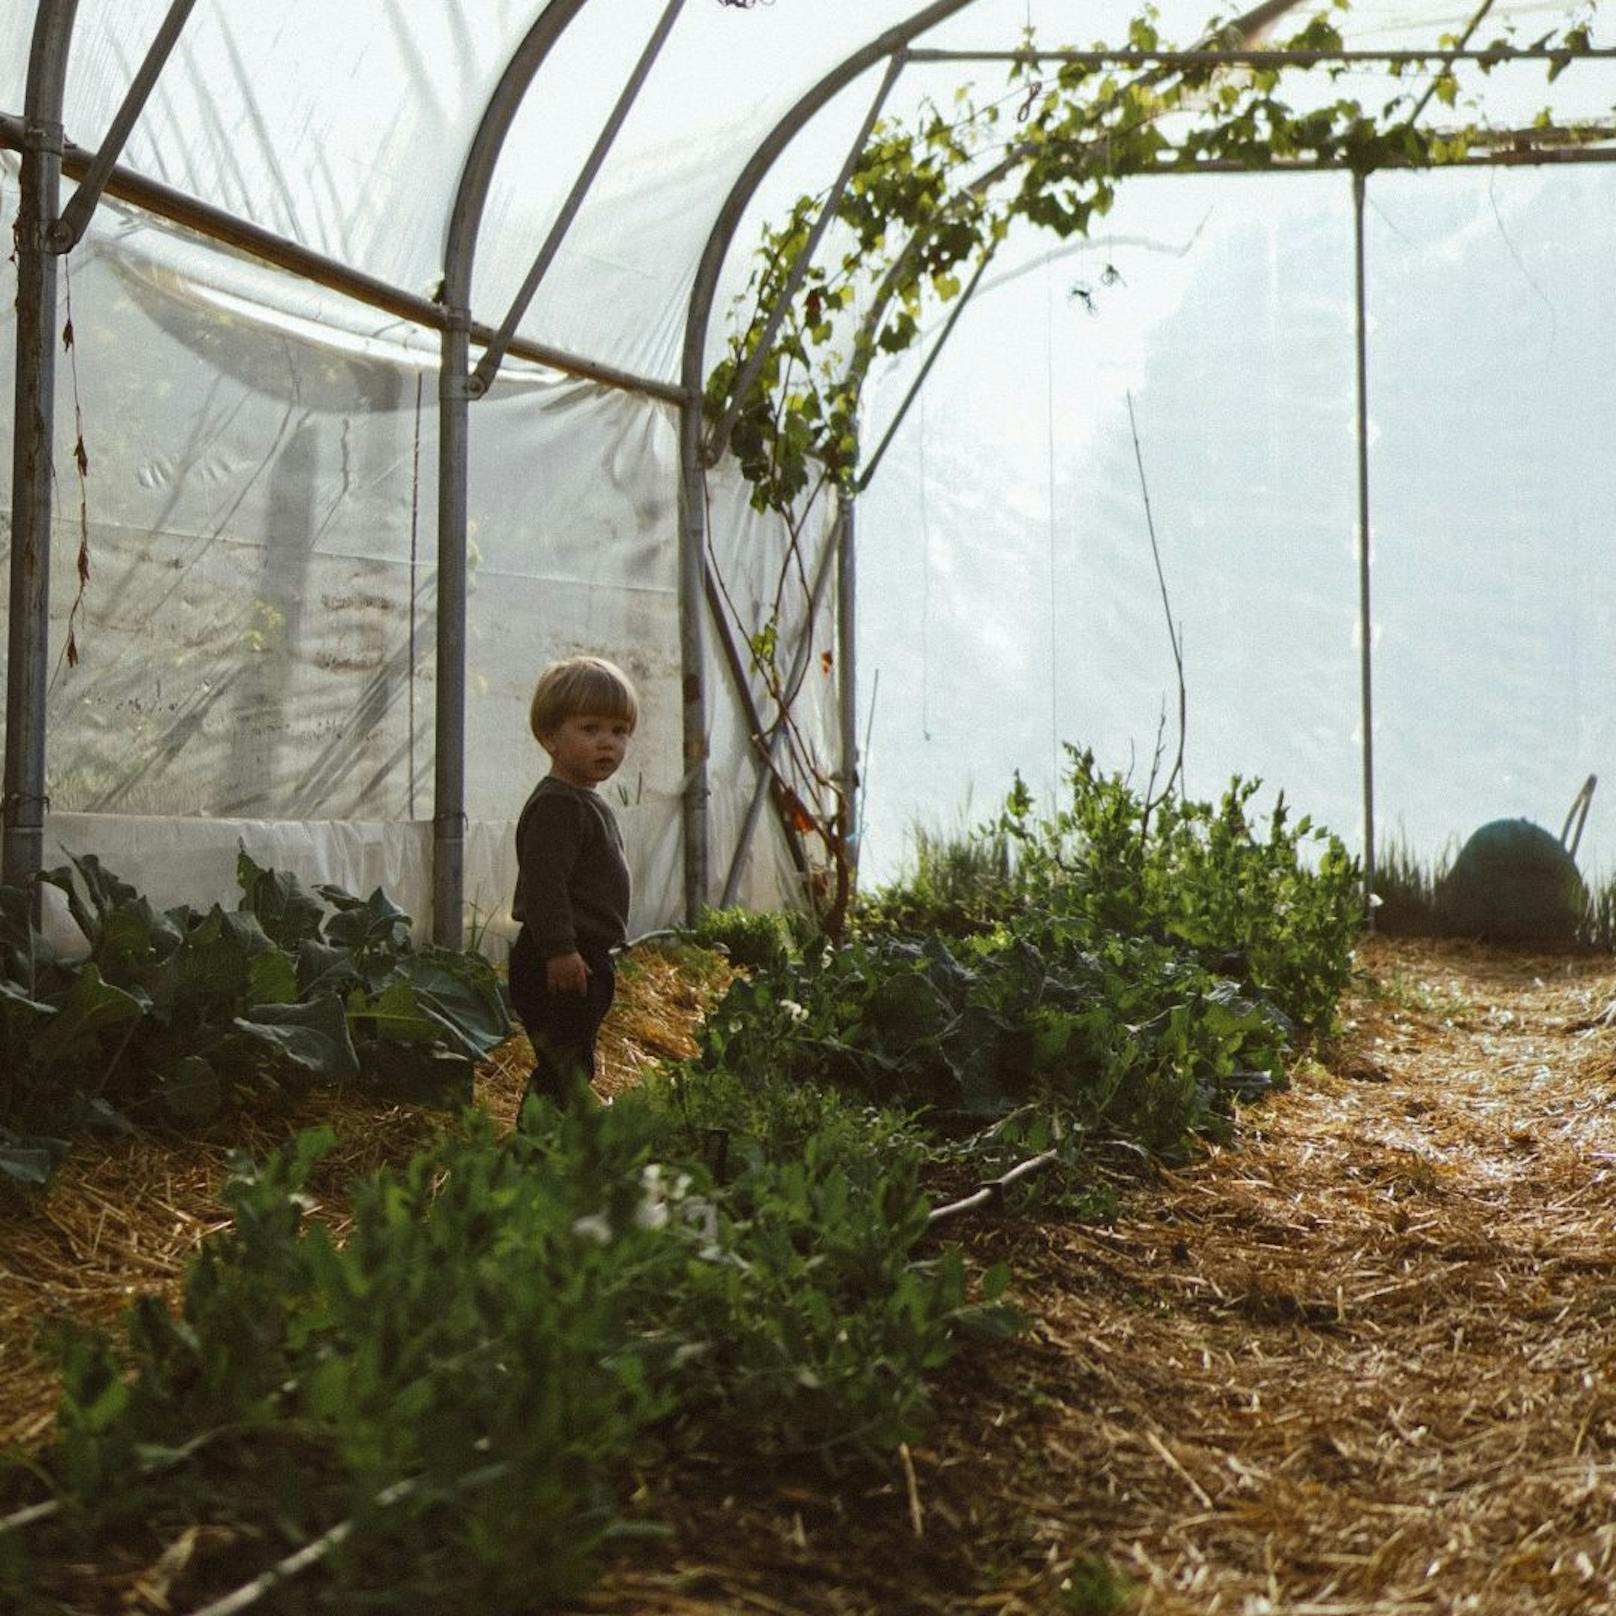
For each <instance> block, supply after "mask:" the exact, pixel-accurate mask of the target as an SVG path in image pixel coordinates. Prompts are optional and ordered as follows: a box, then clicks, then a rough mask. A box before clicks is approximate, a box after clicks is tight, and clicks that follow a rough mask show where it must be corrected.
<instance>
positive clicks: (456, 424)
mask: <svg viewBox="0 0 1616 1616" xmlns="http://www.w3.org/2000/svg"><path fill="white" fill-rule="evenodd" d="M583 5H584V0H551V3H550V4H549V5H548V6H546V7H545V9H544V11H543V12H542V13H541V14H540V15H539V18H538V20H537V21H536V22H535V23H534V24H533V26H532V27H531V28H530V29H529V30H528V31H527V34H526V36H525V37H524V39H523V40H522V43H521V44H520V45H518V46H517V48H516V51H515V53H514V54H513V55H512V57H511V60H510V61H509V62H508V63H507V64H506V67H505V71H504V72H503V73H502V74H501V75H500V79H499V82H498V84H496V85H495V86H494V91H493V94H492V95H490V97H489V99H488V106H487V107H486V108H485V109H484V112H483V116H482V121H481V122H480V123H479V124H478V126H477V133H476V134H475V135H474V136H473V137H472V142H471V147H470V150H469V151H468V152H467V153H466V162H465V167H464V168H463V169H462V170H461V173H460V186H459V189H458V190H457V191H456V193H455V200H454V207H453V209H452V211H451V213H450V216H449V237H448V243H447V245H446V246H445V248H444V274H443V293H442V301H443V318H444V324H443V365H442V370H441V372H440V374H439V377H438V633H437V713H436V721H435V736H436V741H435V751H434V756H433V771H432V780H433V801H432V937H433V940H434V941H435V942H436V943H438V944H439V945H440V946H442V947H445V948H458V947H460V944H461V937H462V933H463V917H462V914H461V909H462V906H463V904H464V900H465V850H466V758H465V746H466V506H467V498H466V480H467V472H466V468H467V445H468V437H469V421H468V416H469V410H470V403H471V376H470V370H469V367H470V362H471V356H470V347H471V342H470V327H471V312H470V309H471V271H472V261H473V259H474V258H475V256H476V251H477V230H478V226H479V225H480V224H481V222H482V213H483V207H484V205H485V203H486V202H487V199H488V186H489V182H490V180H491V179H492V178H493V173H494V164H495V162H496V161H497V160H498V157H499V152H500V147H501V146H502V145H503V144H504V141H505V136H506V135H507V134H508V133H509V131H510V126H511V122H512V120H513V119H514V118H515V117H516V113H517V109H518V108H519V107H520V106H521V104H522V97H523V96H524V95H525V94H526V93H527V89H528V86H529V85H530V84H531V83H532V81H533V77H534V75H535V74H536V73H537V72H538V71H539V68H540V67H541V66H542V65H543V62H544V59H545V57H546V56H548V55H549V53H550V49H551V47H552V46H553V45H554V44H555V42H556V40H557V39H558V38H560V36H561V33H562V31H563V30H564V29H565V28H566V26H567V25H568V23H570V22H571V21H572V20H573V18H574V17H575V16H577V14H578V12H579V11H580V10H581V9H582V8H583Z"/></svg>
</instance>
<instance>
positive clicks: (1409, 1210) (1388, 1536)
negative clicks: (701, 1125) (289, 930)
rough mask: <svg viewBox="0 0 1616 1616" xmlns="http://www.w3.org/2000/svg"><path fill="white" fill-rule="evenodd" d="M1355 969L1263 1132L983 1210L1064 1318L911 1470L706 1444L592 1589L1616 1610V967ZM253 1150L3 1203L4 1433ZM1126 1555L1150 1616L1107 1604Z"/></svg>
mask: <svg viewBox="0 0 1616 1616" xmlns="http://www.w3.org/2000/svg"><path fill="white" fill-rule="evenodd" d="M1360 965H1361V967H1362V979H1361V981H1360V985H1359V988H1358V989H1357V990H1356V991H1355V992H1354V994H1353V995H1352V997H1351V998H1350V999H1349V1001H1348V1002H1347V1004H1346V1005H1345V1006H1344V1013H1345V1015H1346V1018H1347V1022H1348V1025H1347V1027H1346V1030H1345V1032H1344V1035H1343V1037H1342V1039H1341V1041H1340V1043H1339V1046H1338V1047H1335V1048H1333V1049H1331V1050H1330V1051H1328V1052H1326V1057H1325V1063H1324V1065H1322V1066H1317V1067H1310V1068H1307V1069H1305V1070H1304V1071H1302V1072H1300V1073H1299V1074H1298V1075H1297V1080H1296V1083H1295V1086H1294V1087H1293V1088H1292V1090H1291V1091H1290V1092H1289V1093H1287V1094H1284V1095H1281V1096H1278V1097H1276V1098H1274V1099H1272V1100H1269V1101H1267V1102H1265V1103H1263V1104H1261V1105H1259V1106H1255V1107H1253V1108H1251V1109H1250V1110H1249V1111H1247V1112H1246V1113H1245V1114H1244V1116H1243V1119H1242V1123H1241V1127H1240V1129H1239V1134H1238V1138H1237V1140H1236V1141H1235V1142H1234V1143H1231V1144H1230V1145H1228V1146H1226V1147H1222V1148H1218V1149H1214V1150H1212V1151H1211V1152H1210V1153H1209V1154H1208V1155H1207V1156H1206V1157H1205V1158H1204V1159H1202V1160H1200V1161H1198V1162H1197V1163H1195V1164H1194V1165H1193V1166H1189V1167H1185V1168H1182V1169H1180V1170H1177V1171H1172V1172H1169V1171H1165V1170H1163V1171H1156V1172H1148V1171H1144V1172H1140V1173H1138V1174H1136V1175H1135V1176H1134V1178H1133V1179H1132V1181H1131V1182H1128V1183H1125V1184H1121V1185H1120V1194H1121V1196H1122V1211H1121V1215H1120V1216H1119V1217H1118V1218H1117V1219H1116V1220H1114V1221H1112V1222H1111V1223H1109V1224H1107V1225H1103V1226H1097V1225H1094V1224H1083V1223H1080V1222H1078V1221H1076V1219H1075V1218H1069V1217H1063V1216H1062V1214H1061V1211H1060V1208H1059V1207H1058V1206H1057V1207H1050V1206H1047V1205H1046V1206H1044V1207H1043V1208H1042V1209H1041V1210H1033V1211H1029V1212H1027V1213H1025V1214H1022V1215H1016V1216H1004V1217H1001V1218H998V1219H996V1220H995V1219H984V1220H981V1221H978V1222H975V1223H974V1224H967V1223H959V1224H955V1225H953V1226H952V1228H951V1231H950V1232H951V1235H952V1236H953V1237H954V1238H957V1239H960V1240H962V1241H964V1242H965V1243H966V1244H967V1246H968V1247H969V1249H970V1252H971V1255H972V1257H973V1260H976V1261H980V1262H982V1263H986V1262H990V1261H998V1260H1005V1261H1008V1262H1009V1263H1010V1265H1011V1267H1012V1269H1013V1270H1014V1272H1015V1274H1016V1287H1015V1295H1016V1298H1017V1300H1018V1301H1019V1302H1020V1303H1021V1305H1022V1306H1023V1307H1024V1308H1025V1309H1026V1310H1027V1311H1028V1312H1029V1313H1030V1314H1031V1315H1032V1316H1033V1317H1034V1319H1035V1321H1036V1322H1035V1324H1034V1326H1033V1327H1032V1329H1031V1330H1030V1331H1029V1332H1028V1333H1027V1334H1026V1335H1024V1336H1023V1337H1021V1338H1020V1339H1018V1340H1015V1341H1013V1342H1010V1343H1007V1344H1005V1345H1002V1346H999V1347H996V1348H991V1349H978V1350H973V1351H972V1352H970V1353H969V1354H967V1355H966V1356H965V1357H963V1358H962V1359H961V1360H960V1361H959V1362H958V1363H957V1364H956V1365H955V1366H954V1367H953V1368H952V1369H951V1370H950V1371H949V1372H948V1374H947V1375H946V1376H945V1379H944V1381H943V1384H942V1386H941V1390H940V1397H939V1401H940V1405H941V1406H940V1418H939V1419H938V1421H937V1423H936V1426H935V1428H934V1430H933V1431H932V1432H931V1434H930V1436H929V1437H928V1439H927V1442H926V1443H925V1445H923V1446H921V1447H917V1448H916V1449H915V1450H914V1451H913V1452H912V1453H908V1454H906V1455H904V1456H902V1457H903V1462H902V1463H901V1464H900V1465H899V1466H898V1467H896V1468H895V1470H894V1473H893V1475H892V1476H891V1477H890V1478H888V1479H885V1480H877V1481H875V1482H871V1481H869V1480H861V1481H851V1480H846V1481H838V1480H835V1479H832V1478H827V1477H825V1476H824V1475H822V1474H818V1473H806V1474H803V1475H798V1476H793V1477H789V1478H785V1479H782V1478H781V1477H780V1476H779V1475H778V1474H774V1475H769V1476H762V1475H760V1476H758V1477H756V1478H749V1477H747V1476H746V1475H745V1474H744V1471H743V1469H742V1468H741V1466H742V1465H743V1464H744V1458H743V1456H737V1455H711V1456H706V1457H703V1456H700V1455H697V1456H694V1458H693V1459H692V1461H691V1462H690V1464H689V1465H688V1466H686V1467H685V1468H684V1470H683V1471H682V1473H681V1475H680V1476H679V1477H678V1478H677V1479H676V1480H675V1481H673V1482H671V1483H670V1482H667V1481H664V1482H661V1483H654V1482H653V1481H651V1480H649V1479H648V1480H647V1482H646V1491H647V1494H649V1495H653V1496H649V1497H647V1498H642V1500H641V1502H642V1503H644V1504H645V1505H646V1507H647V1509H648V1512H650V1513H655V1514H658V1515H660V1516H661V1517H662V1518H664V1519H667V1520H669V1521H670V1522H671V1523H672V1525H673V1526H674V1528H675V1537H674V1540H673V1542H672V1543H671V1544H670V1545H668V1546H667V1547H666V1548H665V1549H663V1550H658V1551H652V1554H651V1557H650V1558H649V1559H647V1560H646V1561H645V1562H644V1563H642V1564H639V1565H629V1566H624V1567H621V1568H619V1569H618V1570H616V1571H614V1572H612V1573H611V1574H610V1575H609V1576H608V1577H607V1578H606V1579H605V1581H604V1582H603V1583H602V1584H601V1585H600V1586H599V1588H598V1589H597V1590H596V1592H595V1594H594V1595H592V1596H591V1597H590V1598H589V1599H588V1600H586V1601H585V1602H584V1603H583V1605H582V1606H580V1607H579V1608H580V1609H581V1610H587V1611H590V1612H594V1613H597V1616H720V1613H723V1616H735V1613H740V1612H765V1613H772V1616H909V1613H914V1616H921V1613H931V1612H937V1613H947V1616H965V1613H967V1612H996V1613H999V1616H1026V1613H1032V1616H1043V1613H1051V1616H1054V1613H1062V1616H1085V1613H1096V1612H1100V1611H1106V1610H1112V1609H1116V1608H1126V1609H1129V1610H1137V1611H1139V1612H1142V1613H1155V1616H1191V1613H1194V1616H1206V1613H1213V1612H1227V1613H1230V1616H1269V1613H1271V1616H1404V1613H1416V1612H1417V1613H1421V1616H1424V1613H1431V1616H1439V1613H1449V1612H1452V1613H1455V1616H1457V1613H1460V1612H1464V1613H1478V1616H1504V1613H1509V1616H1518V1613H1520V1612H1523V1611H1530V1612H1534V1613H1543V1616H1569V1613H1572V1612H1589V1613H1593V1612H1605V1611H1609V1610H1611V1609H1616V1509H1613V1507H1612V1500H1613V1481H1616V1396H1613V1394H1612V1390H1611V1376H1610V1371H1611V1369H1612V1367H1613V1366H1616V1332H1613V1329H1612V1325H1613V1315H1616V1239H1613V1229H1612V1223H1613V1218H1616V1214H1613V1212H1612V1210H1611V1203H1612V1188H1613V1178H1612V1169H1613V1166H1616V1110H1613V1109H1612V1105H1611V1100H1612V1098H1613V1096H1616V1031H1613V1030H1612V1028H1611V1026H1610V1025H1608V1024H1607V1023H1606V1021H1605V1020H1604V1019H1603V1016H1604V1012H1605V1011H1606V1009H1607V1007H1608V1006H1609V1005H1611V1003H1612V1001H1613V999H1616V966H1613V963H1612V961H1611V960H1610V959H1609V958H1608V957H1604V958H1588V957H1575V958H1568V957H1551V956H1543V957H1529V956H1522V955H1512V954H1507V953H1503V952H1498V951H1490V950H1487V949H1484V948H1480V947H1476V946H1473V945H1466V944H1435V943H1415V942H1390V941H1385V940H1378V939H1371V940H1370V941H1369V942H1368V943H1366V944H1365V946H1364V947H1363V948H1362V950H1361V951H1360ZM663 989H664V990H665V991H664V1005H663V1007H662V1008H657V1007H656V1006H655V1005H653V1006H652V1007H651V1008H650V1009H648V1010H647V1011H646V1017H647V1019H646V1021H645V1022H644V1023H643V1024H637V1031H631V1032H627V1033H625V1032H624V1031H623V1029H624V1028H625V1027H626V1026H627V1024H628V1022H629V1021H630V1019H631V1017H630V1005H629V1004H625V1005H624V1007H623V1009H622V1011H621V1012H620V1014H619V1015H618V1016H617V1017H616V1018H615V1026H614V1032H613V1035H612V1036H613V1037H616V1036H618V1035H619V1034H622V1041H621V1042H618V1043H612V1042H611V1040H610V1039H609V1040H608V1043H609V1047H608V1050H607V1060H606V1067H607V1075H606V1077H605V1078H604V1079H603V1084H604V1085H605V1086H612V1085H618V1086H620V1085H621V1084H623V1083H628V1082H633V1081H636V1080H637V1078H638V1074H639V1072H640V1071H641V1070H643V1066H644V1065H645V1063H647V1062H649V1061H651V1060H654V1059H655V1058H656V1055H657V1053H658V1046H659V1045H664V1046H667V1047H668V1052H673V1050H674V1048H676V1047H677V1046H679V1045H680V1044H681V1042H682V1040H683V1039H684V1038H686V1037H688V1029H689V1027H690V1025H691V1024H692V1023H693V1022H694V1020H695V1019H696V1017H697V1016H698V1015H699V999H700V995H699V994H698V993H697V992H696V991H695V990H693V989H691V988H689V987H688V985H686V984H683V983H682V982H680V981H679V979H678V977H677V973H674V975H673V976H672V977H670V978H668V979H667V980H666V981H665V982H664V984H663ZM681 994H683V995H685V996H686V1001H687V1002H686V1003H685V1004H684V1005H682V1006H678V1007H676V1006H675V1003H674V1001H675V1000H676V999H677V998H678V996H679V995H681ZM1613 1019H1616V1018H1613ZM512 1047H513V1049H514V1048H515V1046H512ZM522 1075H523V1074H522V1070H521V1060H520V1055H519V1051H518V1052H517V1053H515V1054H512V1055H511V1056H509V1057H508V1059H507V1061H506V1063H505V1066H504V1067H503V1068H500V1069H495V1070H493V1071H491V1073H490V1074H488V1075H486V1076H485V1078H484V1080H483V1085H482V1095H483V1097H484V1099H485V1103H488V1104H489V1105H490V1106H491V1107H492V1108H493V1109H494V1110H495V1111H496V1112H501V1109H502V1108H504V1109H505V1110H508V1109H509V1108H510V1106H511V1105H512V1104H514V1096H515V1094H516V1093H517V1092H518V1091H519V1088H520V1083H521V1078H522ZM326 1103H327V1104H329V1105H333V1106H335V1105H337V1102H326ZM312 1120H318V1118H316V1117H313V1116H310V1117H306V1118H300V1119H299V1121H304V1122H306V1121H312ZM351 1120H353V1121H354V1122H356V1123H357V1122H358V1121H359V1120H360V1119H359V1118H358V1117H357V1116H356V1117H355V1118H353V1119H351ZM339 1126H340V1119H339ZM431 1126H432V1123H431V1120H430V1119H424V1118H422V1117H421V1116H420V1115H418V1114H411V1113H404V1112H398V1113H386V1114H384V1115H382V1116H380V1117H377V1116H376V1114H375V1113H374V1111H371V1112H368V1113H366V1114H365V1116H364V1118H363V1126H362V1127H356V1128H354V1129H353V1130H352V1131H353V1133H354V1135H355V1138H356V1140H357V1142H356V1143H355V1144H353V1145H352V1146H351V1147H350V1148H351V1149H352V1150H353V1151H354V1152H355V1153H359V1152H362V1151H364V1152H370V1153H371V1154H372V1156H373V1157H374V1158H378V1159H379V1158H381V1157H383V1156H386V1155H388V1154H390V1153H391V1152H393V1151H394V1150H404V1149H407V1148H408V1142H409V1140H410V1139H411V1138H412V1137H418V1136H419V1134H418V1132H417V1131H418V1130H419V1131H424V1130H426V1129H429V1128H430V1127H431ZM234 1142H235V1143H240V1142H241V1141H240V1140H239V1139H237V1140H236V1141H234ZM227 1150H228V1147H227V1146H226V1145H225V1144H223V1143H220V1144H217V1145H196V1144H191V1145H187V1146H176V1147H174V1148H173V1149H172V1150H170V1149H169V1148H168V1147H161V1148H158V1147H155V1146H151V1145H146V1146H143V1147H141V1148H140V1149H138V1150H134V1149H130V1148H128V1147H121V1146H120V1147H117V1148H110V1147H109V1148H106V1149H103V1150H100V1151H97V1152H91V1151H89V1150H87V1149H81V1150H80V1151H79V1152H76V1153H75V1156H74V1157H73V1158H72V1159H71V1160H70V1162H69V1165H68V1168H67V1169H66V1171H65V1172H64V1174H63V1176H62V1177H61V1178H60V1179H59V1181H58V1184H57V1186H56V1187H55V1188H54V1189H53V1190H52V1192H51V1195H50V1197H48V1198H47V1199H46V1200H45V1201H44V1203H43V1204H42V1206H40V1207H39V1208H37V1209H35V1210H32V1211H30V1212H28V1213H27V1214H26V1215H24V1214H20V1213H18V1212H17V1211H16V1210H15V1209H10V1210H5V1211H4V1212H3V1214H0V1254H3V1255H0V1268H3V1270H4V1271H3V1272H0V1422H3V1423H0V1441H22V1442H23V1443H25V1445H37V1444H38V1443H39V1442H40V1441H41V1440H43V1438H44V1436H45V1435H46V1434H47V1433H48V1422H49V1398H48V1386H47V1384H46V1382H45V1380H44V1378H43V1376H42V1374H41V1372H40V1371H39V1369H38V1366H37V1363H35V1362H34V1361H33V1360H32V1357H31V1353H30V1351H29V1349H28V1347H27V1345H26V1343H27V1339H28V1337H29V1335H30V1333H31V1328H32V1323H33V1320H34V1319H36V1318H37V1317H38V1316H39V1314H40V1313H41V1312H43V1311H48V1310H50V1309H61V1310H63V1311H65V1312H68V1313H71V1314H74V1315H75V1316H81V1317H92V1318H105V1317H108V1316H110V1315H111V1314H112V1313H114V1312H115V1311H116V1310H117V1308H118V1307H119V1306H121V1305H122V1302H123V1301H124V1299H125V1297H126V1294H127V1290H128V1288H129V1287H131V1286H136V1285H139V1286H145V1287H151V1286H156V1287H158V1288H166V1289H170V1290H172V1288H173V1285H174V1283H175V1275H176V1274H177V1271H178V1268H179V1265H180V1264H181V1263H182V1262H183V1260H184V1257H185V1255H186V1254H187V1253H188V1252H189V1251H190V1250H191V1249H193V1247H194V1244H195V1241H196V1239H197V1238H199V1237H200V1235H201V1233H202V1232H204V1231H205V1230H206V1229H207V1228H208V1227H210V1226H213V1225H215V1224H217V1222H218V1221H219V1220H220V1215H219V1211H218V1203H217V1185H218V1182H219V1180H220V1179H221V1177H222V1174H223V1171H224V1161H225V1157H226V1155H227ZM343 1165H344V1164H339V1166H343ZM324 1198H325V1199H326V1200H327V1201H328V1202H330V1203H331V1210H330V1213H329V1215H331V1216H333V1217H335V1218H337V1219H338V1220H339V1221H340V1215H341V1208H340V1201H339V1199H338V1198H334V1197H330V1196H326V1197H324ZM1096 1566H1104V1567H1108V1568H1109V1569H1110V1571H1111V1573H1112V1574H1113V1575H1114V1576H1115V1578H1116V1579H1118V1580H1119V1581H1121V1580H1124V1579H1125V1580H1126V1582H1127V1583H1128V1585H1129V1586H1130V1588H1131V1592H1132V1597H1131V1598H1130V1599H1129V1600H1128V1602H1127V1603H1126V1605H1125V1606H1121V1607H1117V1606H1113V1605H1110V1604H1107V1603H1105V1602H1103V1600H1101V1599H1100V1597H1099V1596H1098V1595H1097V1594H1094V1593H1092V1592H1091V1593H1088V1594H1085V1592H1084V1590H1085V1588H1090V1589H1092V1588H1093V1587H1094V1585H1095V1578H1094V1571H1095V1567H1096Z"/></svg>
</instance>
